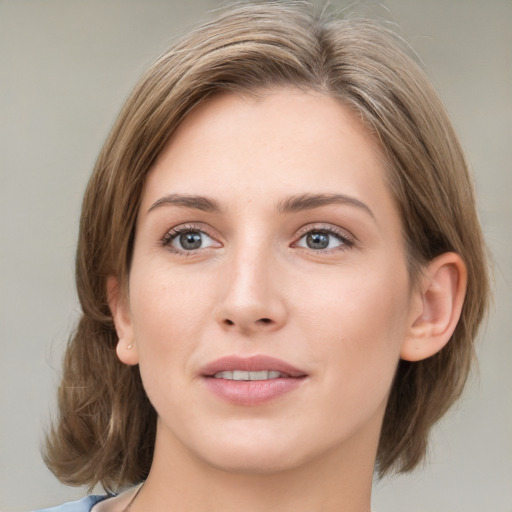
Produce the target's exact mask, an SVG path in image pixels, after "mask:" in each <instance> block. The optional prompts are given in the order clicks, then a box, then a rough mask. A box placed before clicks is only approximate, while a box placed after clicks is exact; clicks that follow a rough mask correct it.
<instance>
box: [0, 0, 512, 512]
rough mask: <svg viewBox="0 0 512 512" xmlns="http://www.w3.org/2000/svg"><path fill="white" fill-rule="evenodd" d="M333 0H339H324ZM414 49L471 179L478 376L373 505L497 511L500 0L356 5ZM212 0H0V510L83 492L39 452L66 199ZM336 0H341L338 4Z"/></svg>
mask: <svg viewBox="0 0 512 512" xmlns="http://www.w3.org/2000/svg"><path fill="white" fill-rule="evenodd" d="M332 3H333V4H337V3H338V2H335V1H333V2H332ZM357 4H358V6H359V10H360V11H363V12H365V13H367V14H369V15H371V16H376V17H384V18H386V19H388V20H392V21H393V22H396V23H397V24H398V26H399V27H400V28H399V29H398V30H399V31H400V32H401V34H402V35H403V36H404V37H405V38H406V39H407V40H408V41H409V42H410V43H411V44H412V46H413V47H414V48H415V49H416V50H417V51H418V53H419V55H420V56H421V58H422V59H423V61H424V63H425V66H426V68H427V69H428V71H429V74H430V76H431V77H432V79H433V81H434V83H435V84H436V86H437V87H438V90H439V92H440V94H441V96H442V98H443V100H444V101H445V103H446V105H447V107H448V110H449V111H450V113H451V115H452V118H453V121H454V123H455V126H456V128H457V129H458V132H459V134H460V137H461V140H462V143H463V146H464V147H465V149H466V151H467V155H468V158H469V161H470V162H471V165H472V168H473V169H474V173H475V176H476V182H477V186H478V190H479V198H480V215H481V219H482V223H483V226H484V230H485V234H486V237H487V240H488V243H489V246H490V248H491V251H492V253H493V255H494V259H495V265H496V285H495V288H496V292H495V303H496V304H495V307H494V310H493V312H492V314H491V316H490V319H489V321H488V324H487V326H486V328H485V330H484V332H483V334H482V336H481V340H480V341H479V346H478V353H479V359H480V371H479V374H476V373H475V374H474V375H473V378H472V380H471V383H470V385H469V387H468V390H467V392H466V394H465V397H464V400H463V401H462V402H461V403H460V405H459V406H458V407H457V408H456V409H455V410H454V411H452V412H451V413H450V414H449V415H448V416H447V418H446V419H445V420H443V421H442V422H441V424H440V425H439V427H438V428H437V429H436V431H435V435H434V437H433V443H432V447H431V450H430V457H429V459H430V462H429V465H428V466H427V467H425V468H424V469H421V470H419V471H416V472H414V473H413V474H412V475H409V476H405V477H397V478H394V479H386V480H384V481H383V482H380V483H377V484H376V487H375V492H374V508H375V509H376V510H377V511H378V512H422V511H432V512H434V511H435V512H445V511H446V512H448V511H449V512H511V511H512V391H511V390H512V378H511V374H512V372H511V365H512V336H511V335H512V332H511V327H510V317H511V313H512V307H511V306H512V285H511V282H512V229H511V224H512V207H511V204H512V199H511V198H512V187H511V179H512V178H511V176H512V173H511V170H512V169H511V167H512V1H511V0H486V1H484V0H444V1H443V0H386V1H384V2H382V3H377V2H369V1H361V2H358V3H357ZM218 5H220V4H219V2H216V1H214V0H211V1H207V0H202V1H199V0H197V1H189V2H180V1H177V0H174V1H164V0H160V1H157V0H146V1H142V0H139V1H134V0H87V1H86V0H82V1H80V0H0V116H1V117H0V119H1V123H0V229H1V231H0V243H1V250H0V510H1V511H3V512H6V511H21V510H30V509H33V508H38V507H42V506H48V505H52V504H53V505H54V504H58V503H59V502H63V501H65V500H67V499H74V498H78V497H81V496H83V495H84V490H83V489H70V488H66V487H64V486H62V485H60V484H59V483H58V482H57V480H56V479H55V478H54V477H53V476H52V475H51V474H50V473H49V471H48V470H47V469H46V468H45V467H44V465H43V463H42V461H41V458H40V456H39V445H40V441H41V438H42V432H43V428H44V426H45V424H46V423H47V421H48V418H49V414H50V413H49V411H50V407H51V405H52V404H53V403H54V396H55V387H56V384H57V382H58V374H59V367H60V358H61V354H62V351H63V349H64V346H65V343H66V339H67V336H68V334H69V331H70V329H71V327H72V325H73V323H74V321H75V319H76V317H77V302H76V298H75V292H74V284H73V258H74V251H75V243H76V236H77V221H78V216H79V208H80V201H81V196H82V193H83V190H84V187H85V184H86V181H87V178H88V176H89V174H90V172H91V169H92V166H93V164H94V161H95V158H96V155H97V153H98V151H99V149H100V147H101V144H102V141H103V140H104V137H105V136H106V134H107V132H108V130H109V127H110V126H111V124H112V122H113V120H114V118H115V116H116V114H117V112H118V110H119V108H120V106H121V104H122V102H123V100H124V98H125V97H126V95H127V94H128V93H129V91H130V90H131V88H132V86H133V85H134V83H135V81H136V79H137V78H138V77H139V75H140V74H141V72H142V71H143V70H144V69H145V68H146V67H147V66H148V64H149V63H150V62H151V60H152V59H153V58H154V57H156V56H157V55H158V54H159V53H160V52H161V51H163V50H164V49H165V48H166V47H167V46H168V45H169V43H170V42H171V38H172V36H174V35H176V34H178V33H182V32H184V31H186V30H187V29H188V28H189V27H191V26H193V25H194V24H195V23H196V22H197V21H199V20H200V19H204V18H205V17H206V16H207V12H208V10H210V9H212V8H214V7H216V6H218ZM340 5H343V4H341V3H340Z"/></svg>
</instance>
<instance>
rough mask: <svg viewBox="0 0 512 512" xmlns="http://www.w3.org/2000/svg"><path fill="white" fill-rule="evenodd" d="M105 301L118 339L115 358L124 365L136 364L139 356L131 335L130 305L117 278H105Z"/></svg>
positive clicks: (133, 337)
mask: <svg viewBox="0 0 512 512" xmlns="http://www.w3.org/2000/svg"><path fill="white" fill-rule="evenodd" d="M107 300H108V306H109V308H110V312H111V313H112V318H113V319H114V325H115V327H116V333H117V337H118V341H117V346H116V352H117V357H118V358H119V360H120V361H121V362H122V363H124V364H128V365H135V364H138V362H139V355H138V352H137V345H136V343H135V336H134V334H133V323H132V316H131V312H130V305H129V302H128V297H127V295H126V294H125V293H123V292H122V290H121V286H120V284H119V280H118V279H117V277H114V276H109V277H108V278H107Z"/></svg>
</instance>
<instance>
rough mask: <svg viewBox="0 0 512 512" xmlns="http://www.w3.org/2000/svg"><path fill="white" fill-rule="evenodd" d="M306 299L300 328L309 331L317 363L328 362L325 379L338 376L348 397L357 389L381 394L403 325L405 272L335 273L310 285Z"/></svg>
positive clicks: (390, 375)
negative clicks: (319, 283) (317, 284)
mask: <svg viewBox="0 0 512 512" xmlns="http://www.w3.org/2000/svg"><path fill="white" fill-rule="evenodd" d="M389 276H393V277H392V278H391V277H389ZM326 284H327V283H326ZM308 303H309V307H308V308H307V309H305V310H304V311H305V314H304V322H303V326H302V328H303V329H305V330H308V331H309V333H310V334H309V336H308V338H309V339H310V341H312V343H311V347H310V350H311V353H312V354H313V357H315V360H316V361H318V364H319V365H320V364H321V361H325V360H327V361H331V364H330V365H329V369H328V372H326V374H325V378H326V379H329V381H331V382H333V383H334V382H340V381H343V386H344V387H345V388H346V389H348V390H349V391H350V394H352V395H353V396H357V395H358V393H359V392H360V391H358V390H367V392H368V393H369V394H372V393H377V394H378V395H381V396H382V390H383V389H384V390H386V392H387V388H388V387H389V386H390V385H391V381H392V379H393V375H394V372H395V370H396V365H397V363H398V360H399V354H400V348H401V345H402V342H403V340H404V338H405V336H406V330H407V319H408V309H409V289H408V276H407V275H406V273H405V272H403V271H402V272H401V271H400V269H399V270H397V271H394V272H390V273H382V272H379V271H374V272H372V271H368V272H365V273H360V274H358V275H357V274H355V273H347V275H344V276H342V275H340V276H339V278H338V279H331V280H330V282H329V286H328V287H327V286H325V287H318V288H316V291H315V292H314V293H312V294H310V295H309V299H308ZM314 326H316V329H315V327H314ZM312 327H313V329H312ZM315 331H316V334H315Z"/></svg>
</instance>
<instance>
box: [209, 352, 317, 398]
mask: <svg viewBox="0 0 512 512" xmlns="http://www.w3.org/2000/svg"><path fill="white" fill-rule="evenodd" d="M201 376H202V377H203V378H204V382H205V383H206V386H207V388H208V389H209V390H210V391H211V392H212V393H214V395H216V396H217V397H218V398H221V399H222V400H224V401H227V402H229V403H231V404H234V405H246V406H248V405H260V404H263V403H265V402H269V401H271V400H275V399H277V398H278V397H280V396H282V395H284V394H287V393H289V392H291V391H293V390H295V389H297V388H299V387H300V386H301V384H302V383H303V382H304V381H305V380H306V378H307V376H308V375H307V373H306V372H304V371H303V370H300V369H298V368H296V367H295V366H292V365H291V364H289V363H287V362H285V361H282V360H280V359H276V358H273V357H270V356H263V355H258V356H252V357H239V356H227V357H223V358H220V359H217V360H216V361H213V362H212V363H209V364H207V365H206V366H205V367H203V368H202V371H201Z"/></svg>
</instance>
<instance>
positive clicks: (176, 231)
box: [160, 224, 215, 256]
mask: <svg viewBox="0 0 512 512" xmlns="http://www.w3.org/2000/svg"><path fill="white" fill-rule="evenodd" d="M185 233H200V234H202V235H206V236H207V237H208V238H211V239H212V240H215V238H214V237H213V236H212V235H210V234H209V233H208V232H207V231H206V230H205V229H204V227H203V226H198V225H195V224H185V225H182V226H177V227H174V228H172V229H170V230H169V231H168V232H167V233H165V235H164V236H163V237H162V239H161V241H160V243H161V245H162V246H163V247H166V248H167V249H169V250H170V251H172V252H174V253H176V254H179V255H182V256H191V255H193V254H195V253H196V252H197V251H199V250H201V249H203V250H204V249H205V248H199V249H196V250H194V249H192V250H188V251H187V250H185V249H176V248H174V247H172V245H171V244H172V242H173V241H174V240H176V238H178V237H179V236H180V235H182V234H185Z"/></svg>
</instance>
